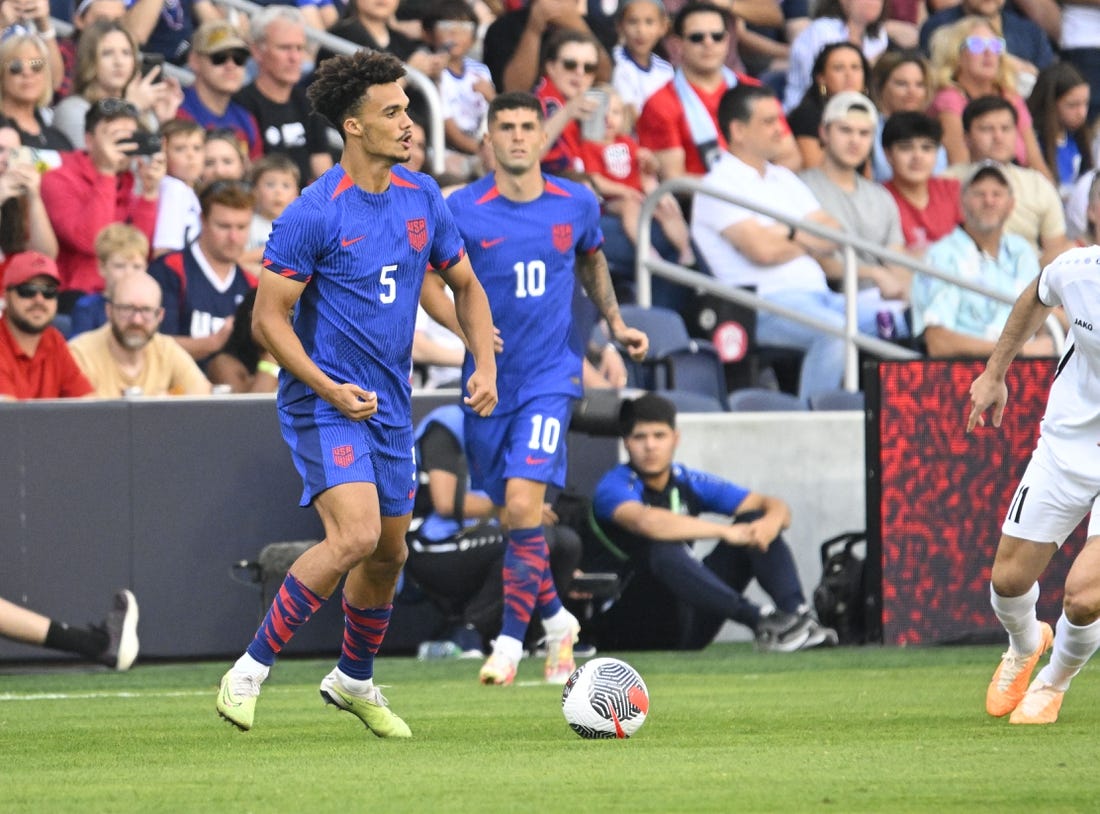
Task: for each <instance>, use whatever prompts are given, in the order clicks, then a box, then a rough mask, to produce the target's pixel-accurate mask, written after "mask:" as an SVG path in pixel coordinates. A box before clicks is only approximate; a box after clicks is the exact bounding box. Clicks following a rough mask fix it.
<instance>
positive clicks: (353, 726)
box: [0, 644, 1100, 814]
mask: <svg viewBox="0 0 1100 814" xmlns="http://www.w3.org/2000/svg"><path fill="white" fill-rule="evenodd" d="M604 655H614V656H618V657H620V658H623V659H625V660H626V661H628V662H630V663H631V664H632V665H634V666H635V667H636V668H637V669H638V670H639V672H640V673H641V674H642V676H643V677H644V678H645V680H646V683H647V684H648V686H649V691H650V697H651V707H650V716H649V719H648V720H647V721H646V723H645V725H644V726H643V727H642V729H641V730H640V731H639V733H638V734H637V735H636V736H635V737H634V738H632V739H630V740H627V741H583V740H581V739H580V738H578V737H577V736H576V735H574V734H573V733H572V731H571V730H570V729H569V728H568V726H567V725H566V723H565V721H564V719H563V718H562V715H561V703H560V698H561V691H560V689H558V688H555V687H550V686H546V685H542V684H540V683H538V682H537V678H538V677H539V675H540V673H541V664H539V663H537V662H534V661H532V660H525V661H524V662H523V664H522V665H521V666H520V672H519V676H518V684H517V686H512V687H482V686H480V685H478V683H477V679H476V675H477V669H478V667H479V666H480V663H479V662H474V661H442V662H427V663H420V662H417V661H415V660H413V659H405V658H384V659H380V660H379V662H378V665H377V669H376V673H377V675H376V678H377V680H378V681H379V683H380V684H383V685H389V687H388V689H386V690H385V692H386V693H387V694H388V696H389V699H390V702H391V705H392V706H393V708H394V710H395V711H397V712H398V713H399V714H400V715H401V716H402V717H404V718H405V720H406V721H408V722H409V724H410V726H411V727H412V730H413V739H412V740H409V741H383V740H379V739H377V738H375V737H373V736H372V735H371V734H370V733H369V732H367V730H366V729H364V728H363V726H362V725H361V724H360V723H359V721H358V720H357V719H355V718H354V717H353V716H351V715H348V714H347V713H344V712H339V711H338V710H336V709H335V708H333V707H327V706H325V705H323V704H322V702H321V700H320V697H319V695H318V693H317V685H318V683H319V681H320V679H321V678H322V677H323V676H324V675H325V673H327V672H328V670H329V669H331V664H332V662H331V661H330V660H322V661H318V660H292V659H286V660H283V661H282V662H281V663H280V664H278V665H277V666H276V668H275V670H274V671H273V673H272V676H271V678H270V679H269V680H268V681H267V683H266V684H265V685H264V690H263V693H262V695H261V697H260V702H259V706H258V708H257V713H256V726H255V728H254V729H253V730H252V731H251V732H248V733H242V732H238V731H236V730H235V729H233V728H232V727H230V726H229V725H228V724H226V723H224V722H222V721H221V720H220V719H219V718H218V717H217V715H216V713H215V712H214V697H215V692H216V686H217V682H218V679H219V678H220V676H221V673H222V672H223V671H224V670H225V669H227V667H228V663H200V664H182V665H180V664H141V663H139V664H138V665H137V666H136V667H135V668H134V670H133V671H132V672H130V673H126V674H113V673H109V672H104V671H99V670H88V671H77V670H72V669H56V668H54V669H50V668H45V667H44V668H41V669H38V668H35V669H31V670H18V671H15V670H11V669H8V670H4V669H3V668H2V667H0V756H2V759H0V812H4V814H9V812H47V814H57V813H59V812H82V813H83V812H173V813H174V812H257V813H258V814H267V813H268V812H303V813H304V814H313V813H314V812H348V813H349V814H350V812H372V813H375V812H377V813H378V814H382V813H384V812H418V814H419V813H420V812H471V813H473V812H477V814H491V813H492V812H513V811H530V812H539V814H541V813H542V812H551V813H553V812H584V813H585V814H588V812H592V814H603V812H618V811H622V812H830V813H831V812H837V814H840V813H841V812H843V813H844V814H846V813H847V812H863V811H867V812H904V811H917V812H936V814H942V813H943V812H949V811H965V812H992V811H997V812H1000V811H1035V812H1055V811H1095V810H1097V808H1098V807H1100V802H1098V800H1100V797H1098V794H1100V793H1098V792H1097V790H1096V785H1095V782H1094V781H1093V773H1092V769H1093V767H1094V766H1095V765H1096V761H1097V758H1098V757H1100V738H1097V736H1096V732H1097V731H1098V728H1100V704H1098V703H1097V702H1098V700H1100V682H1098V680H1097V674H1096V671H1095V668H1093V669H1089V668H1086V670H1085V671H1084V672H1083V673H1082V674H1081V675H1080V676H1079V677H1078V678H1077V680H1076V682H1075V684H1074V686H1073V689H1072V691H1071V692H1070V693H1069V694H1068V695H1067V697H1066V702H1065V704H1064V706H1063V708H1062V720H1061V721H1059V722H1058V723H1057V724H1055V725H1053V726H1047V727H1014V726H1010V725H1009V724H1008V722H1007V721H1006V720H993V719H990V718H988V717H987V716H986V715H985V712H984V708H983V705H984V693H985V686H986V684H987V682H988V680H989V676H990V675H991V673H992V670H993V668H994V666H995V665H996V662H997V659H998V658H999V656H1000V651H999V650H996V649H994V648H991V647H959V648H928V649H923V648H913V649H893V648H876V647H869V648H855V649H847V648H841V649H835V650H829V651H811V652H806V653H796V654H791V655H779V654H766V653H755V652H754V651H753V650H752V649H751V646H749V645H744V644H722V645H714V646H711V647H710V648H708V649H707V650H705V651H703V652H700V653H610V654H604Z"/></svg>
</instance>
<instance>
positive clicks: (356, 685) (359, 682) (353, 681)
mask: <svg viewBox="0 0 1100 814" xmlns="http://www.w3.org/2000/svg"><path fill="white" fill-rule="evenodd" d="M336 680H337V681H338V682H340V686H341V687H343V688H344V689H345V690H347V691H348V692H350V693H351V694H352V695H365V694H366V693H367V692H369V691H370V688H371V687H373V686H374V679H373V678H352V677H351V676H349V675H348V674H347V673H345V672H343V671H342V670H341V669H340V668H339V667H337V668H336Z"/></svg>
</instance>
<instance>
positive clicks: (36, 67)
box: [8, 58, 46, 76]
mask: <svg viewBox="0 0 1100 814" xmlns="http://www.w3.org/2000/svg"><path fill="white" fill-rule="evenodd" d="M24 68H27V69H28V70H30V72H31V73H42V71H44V70H46V60H44V59H37V58H36V59H27V60H23V59H13V60H12V61H11V62H9V63H8V73H10V74H14V75H15V76H19V75H20V74H21V73H23V69H24Z"/></svg>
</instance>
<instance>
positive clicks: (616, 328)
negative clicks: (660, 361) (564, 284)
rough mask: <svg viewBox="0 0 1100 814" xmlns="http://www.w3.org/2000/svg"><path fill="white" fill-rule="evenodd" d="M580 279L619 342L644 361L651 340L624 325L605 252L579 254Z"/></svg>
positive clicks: (578, 268) (636, 357)
mask: <svg viewBox="0 0 1100 814" xmlns="http://www.w3.org/2000/svg"><path fill="white" fill-rule="evenodd" d="M577 276H578V277H579V278H580V281H581V285H582V286H584V290H585V292H586V293H587V294H588V297H589V299H591V300H592V302H593V303H595V305H596V308H598V309H599V311H600V314H602V315H603V318H604V319H606V320H607V327H608V329H609V330H610V331H611V336H612V337H613V338H614V339H615V341H616V342H618V343H619V344H620V345H622V346H623V347H624V348H625V349H626V351H627V353H629V354H630V357H631V358H632V359H634V360H635V361H641V360H642V359H644V358H645V354H646V350H648V348H649V338H648V337H647V336H646V335H645V334H644V333H642V332H641V331H639V330H637V329H636V328H630V327H628V326H627V324H626V323H625V322H623V317H622V314H620V313H619V302H618V300H616V299H615V288H614V287H613V286H612V285H611V272H610V271H609V270H608V268H607V258H606V257H604V253H603V252H602V251H600V250H599V249H597V250H596V251H594V252H592V253H591V254H578V255H577Z"/></svg>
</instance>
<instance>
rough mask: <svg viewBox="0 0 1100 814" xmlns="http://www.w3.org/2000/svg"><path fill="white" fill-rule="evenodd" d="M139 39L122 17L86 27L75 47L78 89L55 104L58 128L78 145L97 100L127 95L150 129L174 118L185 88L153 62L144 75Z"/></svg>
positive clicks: (126, 97)
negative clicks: (122, 20) (88, 114)
mask: <svg viewBox="0 0 1100 814" xmlns="http://www.w3.org/2000/svg"><path fill="white" fill-rule="evenodd" d="M141 69H142V62H141V54H140V53H139V51H138V44H137V40H135V39H134V36H133V35H132V34H131V33H130V32H129V31H127V30H126V27H125V26H124V25H123V24H122V22H121V21H119V20H100V21H99V22H96V23H94V24H93V25H92V26H91V27H89V28H88V29H87V30H85V32H84V34H83V35H82V36H81V38H80V44H79V45H78V46H77V51H76V71H75V74H74V77H73V93H72V95H71V96H68V97H66V98H65V99H62V100H61V101H60V102H58V103H57V105H56V106H55V108H54V120H53V124H54V127H56V128H57V129H59V130H60V131H61V132H62V133H64V134H65V136H66V138H68V139H69V141H71V142H72V143H73V144H80V143H81V142H83V141H84V117H85V115H87V113H88V108H90V107H91V106H92V103H93V102H95V101H96V100H97V99H105V98H108V97H117V98H121V99H126V100H127V101H128V102H131V103H132V104H133V105H134V107H136V108H137V109H138V112H139V113H140V114H141V123H142V125H144V126H145V127H147V128H148V129H149V130H157V129H159V127H160V125H161V123H163V122H166V121H170V120H171V119H173V118H175V116H176V111H177V110H178V109H179V106H180V102H182V101H183V91H182V90H181V89H180V84H179V82H177V81H176V80H175V79H172V78H171V77H165V76H163V75H162V74H161V71H162V68H161V67H160V66H154V67H153V68H152V69H151V70H150V71H149V72H148V73H147V74H144V75H143V74H142V72H141Z"/></svg>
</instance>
